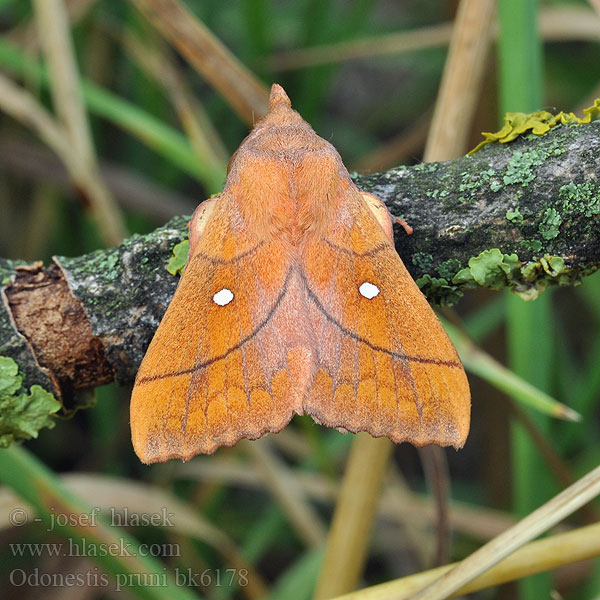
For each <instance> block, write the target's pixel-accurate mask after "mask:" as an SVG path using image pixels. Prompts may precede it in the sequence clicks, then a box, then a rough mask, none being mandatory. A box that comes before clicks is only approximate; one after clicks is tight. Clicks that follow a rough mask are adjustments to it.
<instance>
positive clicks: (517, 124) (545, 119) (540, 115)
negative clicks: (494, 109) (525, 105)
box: [469, 98, 600, 154]
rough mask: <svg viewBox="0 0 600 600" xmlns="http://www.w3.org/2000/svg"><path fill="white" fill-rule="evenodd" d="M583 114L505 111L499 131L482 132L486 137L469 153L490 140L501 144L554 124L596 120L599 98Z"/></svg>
mask: <svg viewBox="0 0 600 600" xmlns="http://www.w3.org/2000/svg"><path fill="white" fill-rule="evenodd" d="M583 114H584V116H583V117H582V118H580V117H577V116H576V115H574V114H573V113H572V112H570V113H565V112H563V111H561V112H559V113H558V114H556V115H553V114H552V113H550V112H548V111H546V110H541V111H538V112H534V113H530V114H525V113H506V115H505V116H504V126H503V127H502V129H500V131H496V133H487V132H483V133H482V135H483V136H484V137H485V138H486V139H485V140H483V142H481V143H480V144H479V145H478V146H476V147H475V148H473V150H471V151H470V152H469V154H473V153H475V152H477V150H479V149H480V148H482V147H483V146H485V145H486V144H491V143H492V142H500V143H501V144H505V143H507V142H512V141H513V140H514V139H516V138H517V137H519V136H520V135H522V134H524V133H527V132H529V131H530V132H531V133H534V134H535V135H542V134H544V133H546V132H547V131H548V130H549V129H550V128H551V127H554V126H555V125H559V124H562V125H566V124H567V123H577V124H583V123H590V122H591V121H596V120H598V119H600V98H596V100H595V101H594V104H593V105H592V106H590V107H589V108H585V109H584V110H583Z"/></svg>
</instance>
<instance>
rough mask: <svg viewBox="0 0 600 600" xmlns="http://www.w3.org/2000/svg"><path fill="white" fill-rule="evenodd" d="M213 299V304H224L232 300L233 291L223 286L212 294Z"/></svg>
mask: <svg viewBox="0 0 600 600" xmlns="http://www.w3.org/2000/svg"><path fill="white" fill-rule="evenodd" d="M213 300H214V302H215V304H218V305H219V306H225V305H226V304H229V303H230V302H231V301H232V300H233V292H232V291H231V290H228V289H227V288H223V289H222V290H219V291H218V292H217V293H216V294H215V295H214V296H213Z"/></svg>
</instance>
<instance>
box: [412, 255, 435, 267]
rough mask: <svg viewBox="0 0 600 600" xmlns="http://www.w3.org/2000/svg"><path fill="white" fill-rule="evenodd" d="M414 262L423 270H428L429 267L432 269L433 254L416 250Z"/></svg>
mask: <svg viewBox="0 0 600 600" xmlns="http://www.w3.org/2000/svg"><path fill="white" fill-rule="evenodd" d="M412 264H413V265H415V267H419V269H422V270H423V271H427V270H428V269H431V266H432V265H433V256H432V255H431V254H427V253H426V252H415V254H414V256H413V257H412Z"/></svg>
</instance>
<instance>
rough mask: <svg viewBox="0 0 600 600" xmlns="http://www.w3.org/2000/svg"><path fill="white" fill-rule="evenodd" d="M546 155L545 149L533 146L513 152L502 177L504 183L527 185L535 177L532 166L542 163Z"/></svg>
mask: <svg viewBox="0 0 600 600" xmlns="http://www.w3.org/2000/svg"><path fill="white" fill-rule="evenodd" d="M547 156H548V153H547V152H546V151H544V150H541V149H535V148H534V149H532V150H526V151H525V152H520V151H516V152H514V153H513V155H512V156H511V158H510V160H509V161H508V164H507V165H506V169H505V171H504V176H503V177H502V181H504V185H510V184H521V185H522V186H523V187H527V186H528V185H529V184H530V183H531V182H532V181H533V180H534V179H535V178H536V173H535V171H534V169H533V167H537V166H539V165H541V164H543V162H544V161H545V160H546V158H547Z"/></svg>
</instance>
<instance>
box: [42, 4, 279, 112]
mask: <svg viewBox="0 0 600 600" xmlns="http://www.w3.org/2000/svg"><path fill="white" fill-rule="evenodd" d="M41 1H42V2H43V0H41ZM131 1H132V2H133V4H135V5H136V6H137V7H138V8H139V10H140V11H141V12H142V13H143V14H144V15H145V16H146V17H147V18H148V19H149V20H150V21H151V22H152V23H153V25H154V26H155V27H156V28H157V29H158V30H159V31H160V32H161V33H162V34H163V35H164V36H165V37H166V38H167V39H168V40H169V41H170V42H171V43H172V44H173V46H175V47H176V48H177V49H178V50H179V52H181V54H182V55H183V56H185V57H186V58H187V59H188V60H189V61H190V63H191V64H192V65H193V66H194V68H195V69H196V70H197V71H198V73H200V74H201V75H202V76H203V77H204V78H205V79H206V80H207V81H208V82H209V83H210V84H211V85H212V86H213V87H214V88H215V89H216V90H218V91H219V93H220V94H221V95H222V96H223V98H225V99H226V100H227V101H228V102H229V104H230V105H231V106H232V108H233V109H234V110H235V111H236V112H237V113H238V114H239V115H240V117H241V118H242V119H244V120H245V121H246V123H249V124H254V122H255V121H256V120H257V119H258V118H259V117H261V116H263V115H264V114H265V113H266V111H267V107H268V105H269V94H268V90H267V88H266V87H265V86H264V85H263V84H262V83H261V82H260V81H259V80H258V79H257V78H256V77H255V76H254V74H253V73H252V72H251V71H249V70H248V69H246V67H245V66H244V65H242V63H241V62H240V61H239V60H238V59H237V58H236V57H235V56H234V55H233V54H232V53H231V52H230V51H229V50H228V49H227V48H226V47H225V46H224V45H223V43H222V42H221V41H220V40H219V39H218V38H217V37H216V36H214V35H213V34H212V33H211V31H210V30H209V29H208V28H207V27H206V26H205V25H204V23H202V22H201V21H200V20H199V19H198V18H197V17H195V16H194V15H193V14H192V13H191V12H190V11H189V10H187V8H186V7H185V6H184V5H183V4H182V3H181V2H180V0H131Z"/></svg>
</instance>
